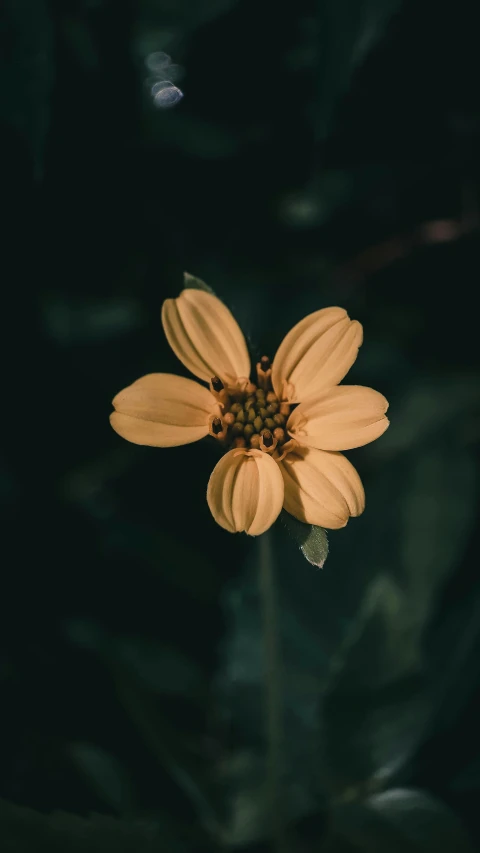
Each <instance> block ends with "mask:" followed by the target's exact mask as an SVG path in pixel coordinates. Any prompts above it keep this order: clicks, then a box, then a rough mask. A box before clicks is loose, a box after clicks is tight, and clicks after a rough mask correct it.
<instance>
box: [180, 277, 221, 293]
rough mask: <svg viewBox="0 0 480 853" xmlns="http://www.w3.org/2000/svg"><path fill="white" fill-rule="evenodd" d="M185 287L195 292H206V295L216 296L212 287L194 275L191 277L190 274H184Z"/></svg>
mask: <svg viewBox="0 0 480 853" xmlns="http://www.w3.org/2000/svg"><path fill="white" fill-rule="evenodd" d="M183 286H184V288H185V287H188V288H192V289H193V290H204V291H205V293H211V294H212V296H215V294H214V292H213V290H212V288H211V287H210V285H208V284H205V282H204V281H202V279H201V278H196V277H195V276H194V275H190V273H189V272H184V273H183Z"/></svg>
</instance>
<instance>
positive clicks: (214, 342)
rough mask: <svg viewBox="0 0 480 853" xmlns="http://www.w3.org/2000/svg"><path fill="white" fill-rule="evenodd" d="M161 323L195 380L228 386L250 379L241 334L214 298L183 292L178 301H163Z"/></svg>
mask: <svg viewBox="0 0 480 853" xmlns="http://www.w3.org/2000/svg"><path fill="white" fill-rule="evenodd" d="M162 323H163V328H164V331H165V334H166V336H167V340H168V343H169V344H170V346H171V348H172V349H173V351H174V353H175V355H176V356H177V357H178V358H179V359H180V361H181V362H182V363H183V364H184V365H185V367H187V368H188V370H190V371H191V373H193V374H194V376H198V378H199V379H203V380H205V382H209V380H210V379H211V378H212V376H218V377H219V378H220V379H221V380H222V381H223V382H224V383H225V384H230V385H232V384H235V383H236V380H237V379H239V378H248V377H249V376H250V358H249V355H248V350H247V344H246V343H245V338H244V336H243V333H242V330H241V329H240V326H239V325H238V323H237V321H236V320H235V319H234V318H233V316H232V314H231V313H230V311H229V310H228V308H227V307H226V305H224V304H223V302H221V301H220V299H217V297H216V296H213V294H211V293H206V292H204V291H202V290H196V289H194V288H186V289H185V290H182V292H181V294H180V296H179V297H178V298H177V299H166V300H165V302H164V303H163V307H162Z"/></svg>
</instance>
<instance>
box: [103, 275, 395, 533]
mask: <svg viewBox="0 0 480 853" xmlns="http://www.w3.org/2000/svg"><path fill="white" fill-rule="evenodd" d="M162 323H163V328H164V331H165V334H166V336H167V339H168V342H169V344H170V346H171V347H172V349H173V351H174V352H175V354H176V355H177V356H178V358H179V359H180V361H181V362H183V364H184V365H185V367H187V368H188V369H189V370H190V372H191V373H193V374H194V376H196V377H197V378H198V379H200V380H202V381H203V382H205V383H208V388H207V387H206V386H205V385H201V384H200V383H199V382H195V381H193V380H192V379H185V378H183V377H180V376H174V375H172V374H169V373H151V374H149V375H148V376H143V377H142V378H141V379H138V380H137V381H136V382H134V383H133V385H130V386H129V387H128V388H125V389H124V390H123V391H121V392H120V393H119V394H117V396H116V397H115V399H114V400H113V405H114V408H115V412H113V413H112V415H111V417H110V421H111V424H112V426H113V428H114V430H115V431H116V432H117V433H118V434H119V435H121V436H122V437H123V438H125V439H127V441H132V442H134V443H135V444H144V445H150V446H153V447H173V446H175V445H181V444H188V443H189V442H192V441H197V440H198V439H200V438H203V437H204V436H206V435H211V436H212V437H213V438H214V439H215V440H216V441H217V442H218V444H219V446H220V447H221V448H222V450H223V451H224V455H223V456H222V458H221V459H220V461H219V462H218V464H217V465H216V466H215V468H214V470H213V472H212V475H211V477H210V480H209V483H208V489H207V501H208V505H209V507H210V510H211V512H212V514H213V516H214V518H215V520H216V521H217V522H218V524H220V525H221V526H222V527H224V528H225V529H226V530H229V531H230V532H232V533H235V532H238V531H246V532H247V533H249V534H250V535H252V536H256V535H258V534H260V533H263V532H264V531H265V530H268V528H269V527H270V526H271V525H272V524H273V522H274V521H275V520H276V518H277V517H278V515H279V513H280V511H281V509H282V507H284V508H285V509H286V510H287V512H289V513H291V514H292V515H293V516H295V517H296V518H297V519H299V520H300V521H303V522H306V523H308V524H315V525H319V526H321V527H326V528H330V529H335V528H339V527H344V526H345V524H346V523H347V521H348V519H349V517H350V516H356V515H360V513H362V512H363V510H364V507H365V494H364V490H363V486H362V483H361V480H360V477H359V476H358V474H357V472H356V470H355V468H354V467H353V465H351V463H350V462H349V461H348V459H346V457H345V456H343V455H342V453H339V451H340V450H350V449H351V448H353V447H361V446H362V445H364V444H368V443H369V442H370V441H374V440H375V439H376V438H378V437H379V436H380V435H382V433H383V432H385V430H386V429H387V427H388V423H389V422H388V420H387V418H386V417H385V412H386V411H387V408H388V403H387V401H386V399H385V397H383V396H382V395H381V394H379V393H378V392H377V391H373V390H372V389H371V388H362V387H360V386H358V385H338V383H339V382H341V381H342V379H343V378H344V376H345V374H346V373H347V372H348V370H349V369H350V367H351V366H352V364H353V362H354V361H355V359H356V357H357V353H358V349H359V347H360V345H361V343H362V327H361V325H360V323H358V322H357V321H356V320H350V318H349V317H348V315H347V313H346V311H344V310H343V308H323V309H322V310H320V311H315V312H314V313H313V314H309V315H308V316H307V317H305V318H304V319H303V320H301V322H300V323H297V325H296V326H294V327H293V329H292V330H291V331H290V332H289V333H288V335H287V336H286V337H285V339H284V340H283V342H282V343H281V344H280V347H279V349H278V351H277V353H276V355H275V358H274V359H273V362H272V364H270V361H269V359H268V358H267V357H266V356H264V357H263V358H262V359H261V360H260V361H259V362H258V364H257V366H256V378H257V382H256V384H254V383H253V382H252V381H251V378H250V374H251V364H250V358H249V354H248V350H247V345H246V342H245V338H244V336H243V334H242V331H241V329H240V327H239V326H238V324H237V323H236V321H235V319H234V318H233V316H232V314H231V313H230V311H229V310H228V308H227V307H226V306H225V305H224V304H223V302H221V301H220V300H219V299H217V297H216V296H213V295H212V294H210V293H208V292H205V291H203V290H196V289H194V288H186V289H185V290H183V291H182V292H181V294H180V296H179V297H178V298H177V299H167V300H165V302H164V304H163V309H162Z"/></svg>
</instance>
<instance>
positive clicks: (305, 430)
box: [287, 385, 389, 450]
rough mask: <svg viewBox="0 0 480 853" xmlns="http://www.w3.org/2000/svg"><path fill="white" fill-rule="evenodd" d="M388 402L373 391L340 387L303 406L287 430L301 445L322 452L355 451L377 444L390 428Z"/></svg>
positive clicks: (352, 386) (359, 386)
mask: <svg viewBox="0 0 480 853" xmlns="http://www.w3.org/2000/svg"><path fill="white" fill-rule="evenodd" d="M387 409H388V402H387V400H386V399H385V397H384V396H383V395H382V394H379V393H378V391H374V390H373V388H363V387H362V386H361V385H338V386H337V387H335V388H330V390H329V391H327V392H326V393H325V394H322V396H321V397H315V398H314V399H312V400H309V401H308V402H306V403H300V405H299V406H297V408H296V409H294V410H293V412H292V414H291V415H290V417H289V419H288V423H287V430H288V432H289V433H290V435H291V436H292V438H296V439H297V441H298V442H300V444H304V445H306V446H307V447H316V448H318V449H319V450H351V449H352V447H362V446H363V445H364V444H368V443H369V442H370V441H375V439H376V438H378V437H379V436H380V435H382V433H384V432H385V430H386V429H387V427H388V425H389V420H388V418H386V417H385V412H386V411H387Z"/></svg>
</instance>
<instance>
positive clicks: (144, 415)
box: [110, 373, 219, 447]
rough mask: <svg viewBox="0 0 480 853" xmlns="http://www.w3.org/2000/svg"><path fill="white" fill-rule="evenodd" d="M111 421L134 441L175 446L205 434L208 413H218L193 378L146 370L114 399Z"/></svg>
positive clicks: (204, 390)
mask: <svg viewBox="0 0 480 853" xmlns="http://www.w3.org/2000/svg"><path fill="white" fill-rule="evenodd" d="M113 405H114V407H115V410H116V411H115V412H113V413H112V414H111V415H110V423H111V425H112V427H113V428H114V430H115V432H118V434H119V435H121V436H122V438H126V439H127V441H132V442H133V443H134V444H147V445H149V446H151V447H175V446H176V445H180V444H189V443H190V442H191V441H198V439H200V438H203V437H204V436H205V435H207V433H208V425H209V420H210V416H211V415H212V414H218V411H219V410H218V404H217V401H216V400H215V397H214V396H213V394H211V393H210V391H209V390H208V389H207V388H204V386H203V385H200V384H199V383H198V382H194V381H193V379H185V378H184V377H183V376H173V375H172V374H171V373H149V374H148V375H147V376H142V378H141V379H138V380H137V382H134V383H133V385H129V387H128V388H125V389H124V390H123V391H120V393H119V394H117V396H116V397H115V398H114V400H113Z"/></svg>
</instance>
